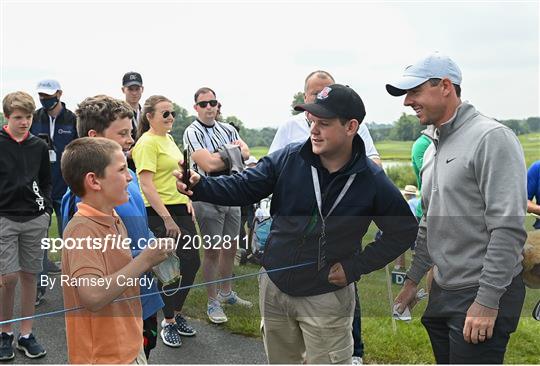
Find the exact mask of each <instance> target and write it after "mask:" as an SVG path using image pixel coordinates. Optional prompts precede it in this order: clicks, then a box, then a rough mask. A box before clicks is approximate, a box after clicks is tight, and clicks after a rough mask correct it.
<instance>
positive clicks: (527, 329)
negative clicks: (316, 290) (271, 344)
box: [50, 217, 540, 364]
mask: <svg viewBox="0 0 540 366" xmlns="http://www.w3.org/2000/svg"><path fill="white" fill-rule="evenodd" d="M54 220H55V218H54V217H53V221H54ZM532 221H533V218H532V217H527V223H526V227H528V228H530V227H531V226H532ZM51 228H52V229H51V233H50V234H51V236H54V235H56V229H55V228H56V226H55V222H53V225H52V226H51ZM375 231H376V227H375V225H372V226H371V227H370V229H369V231H368V233H367V234H366V236H365V237H364V240H363V242H364V244H365V243H368V242H370V241H371V240H372V238H373V236H374V234H375ZM201 255H202V253H201ZM57 256H58V254H56V255H55V256H53V255H51V257H53V258H57ZM407 257H408V258H407V263H408V264H410V259H411V258H410V253H408V255H407ZM258 270H259V267H258V266H255V265H246V266H239V267H235V268H234V273H235V275H237V276H239V275H243V274H250V273H257V272H258ZM202 282H203V279H202V275H201V271H199V273H198V275H197V278H196V280H195V283H202ZM421 286H424V284H422V285H421ZM234 288H235V291H237V292H238V293H239V294H240V295H241V296H242V297H243V298H245V299H247V300H250V301H251V302H253V304H254V307H253V308H251V309H247V308H236V307H226V309H225V311H226V313H227V316H228V317H229V321H228V322H227V323H225V324H222V325H220V327H223V328H225V329H227V330H228V331H230V332H231V333H235V334H242V335H247V336H251V337H260V331H259V327H260V313H259V306H258V286H257V279H256V276H253V277H250V278H244V279H240V280H238V281H236V282H235V284H234ZM358 288H359V291H360V297H361V305H362V337H363V339H364V343H365V357H364V360H365V362H366V363H385V364H388V363H392V364H418V363H421V364H432V363H434V362H435V360H434V358H433V355H432V352H431V347H430V342H429V338H428V336H427V333H426V331H425V329H424V327H423V326H422V324H421V323H420V316H421V314H422V313H423V311H424V309H425V306H426V304H427V302H426V301H422V302H421V303H420V304H418V306H417V307H416V308H415V309H414V310H413V320H412V321H411V322H410V323H403V322H397V324H396V325H397V332H396V333H394V332H393V330H392V322H391V319H390V315H389V312H390V305H389V301H388V292H387V287H386V273H385V270H384V269H382V270H379V271H376V272H373V273H371V274H369V275H366V276H364V277H363V278H362V279H361V280H360V281H359V282H358ZM399 289H400V287H399V286H397V285H392V293H393V297H395V296H396V295H397V293H398V292H399ZM539 297H540V291H534V290H531V289H528V290H527V296H526V299H525V305H524V307H523V312H522V318H521V320H520V324H519V327H518V329H517V331H516V333H514V334H513V336H512V338H511V340H510V344H509V346H508V351H507V354H506V363H510V364H535V363H538V355H540V335H539V334H540V332H539V330H540V324H539V323H538V322H536V321H534V320H533V319H532V317H531V312H532V308H533V306H534V304H535V303H536V301H538V298H539ZM184 313H185V314H186V315H188V316H189V317H192V318H197V319H201V320H203V321H207V317H206V290H205V289H204V288H202V287H201V288H195V289H192V290H191V292H190V294H189V296H188V298H187V301H186V304H185V306H184Z"/></svg>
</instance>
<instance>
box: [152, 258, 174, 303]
mask: <svg viewBox="0 0 540 366" xmlns="http://www.w3.org/2000/svg"><path fill="white" fill-rule="evenodd" d="M153 271H154V274H155V275H156V276H157V278H158V279H159V281H160V282H161V283H162V284H163V285H164V286H165V285H169V284H171V283H174V282H176V281H178V280H179V279H180V278H181V275H180V260H179V259H178V257H177V256H176V255H174V254H171V255H169V257H168V258H167V259H165V260H164V261H163V262H161V263H160V264H158V265H157V266H155V267H154V268H153ZM169 296H170V295H169Z"/></svg>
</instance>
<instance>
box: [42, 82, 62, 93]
mask: <svg viewBox="0 0 540 366" xmlns="http://www.w3.org/2000/svg"><path fill="white" fill-rule="evenodd" d="M36 89H37V92H38V93H43V94H47V95H53V94H55V93H56V92H57V91H58V90H62V88H61V87H60V83H59V82H58V81H56V80H53V79H46V80H41V81H40V82H39V83H38V84H37V88H36Z"/></svg>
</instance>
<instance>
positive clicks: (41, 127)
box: [30, 79, 77, 305]
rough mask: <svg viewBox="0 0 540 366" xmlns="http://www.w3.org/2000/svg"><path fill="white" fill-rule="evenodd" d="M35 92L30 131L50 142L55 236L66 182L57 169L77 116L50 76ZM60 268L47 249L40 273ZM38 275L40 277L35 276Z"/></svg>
mask: <svg viewBox="0 0 540 366" xmlns="http://www.w3.org/2000/svg"><path fill="white" fill-rule="evenodd" d="M37 93H38V95H39V101H40V102H41V105H42V108H40V109H38V110H37V111H36V112H35V113H34V118H33V122H32V127H31V128H30V133H32V134H33V135H35V136H38V137H41V138H42V139H44V140H45V141H46V142H47V144H48V145H49V160H50V162H51V174H52V187H53V188H52V194H51V196H52V202H53V208H54V212H55V214H56V221H57V227H58V235H59V236H60V237H62V227H63V226H62V215H61V214H60V205H61V202H62V197H63V196H64V193H66V189H67V185H66V182H64V178H63V177H62V172H61V171H60V159H61V158H62V153H63V152H64V148H65V147H66V145H67V144H69V143H70V142H71V141H73V140H74V139H76V138H77V117H76V116H75V114H74V113H73V112H71V111H70V110H69V109H67V108H66V105H65V103H63V102H61V101H60V98H61V97H62V88H61V87H60V83H59V82H58V81H56V80H53V79H46V80H41V81H40V82H39V83H38V84H37ZM60 271H61V270H60V268H58V266H57V265H55V264H54V263H52V262H51V261H49V258H48V255H47V251H45V254H44V257H43V272H42V273H41V274H42V275H45V274H47V273H50V274H57V273H60ZM38 278H39V277H38ZM39 283H40V281H38V294H37V298H36V305H39V303H40V302H41V299H42V298H43V295H44V294H45V289H46V287H41V286H39Z"/></svg>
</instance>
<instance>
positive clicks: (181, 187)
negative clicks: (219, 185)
mask: <svg viewBox="0 0 540 366" xmlns="http://www.w3.org/2000/svg"><path fill="white" fill-rule="evenodd" d="M173 175H174V176H175V177H176V189H178V192H180V193H182V194H185V195H186V196H192V195H193V191H192V190H191V189H189V190H188V189H187V187H186V185H185V184H184V183H182V172H181V171H180V170H175V171H174V172H173ZM200 180H201V176H200V175H199V174H197V173H196V172H194V171H193V170H190V177H189V185H190V187H191V188H193V187H195V185H196V184H197V183H199V181H200Z"/></svg>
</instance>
